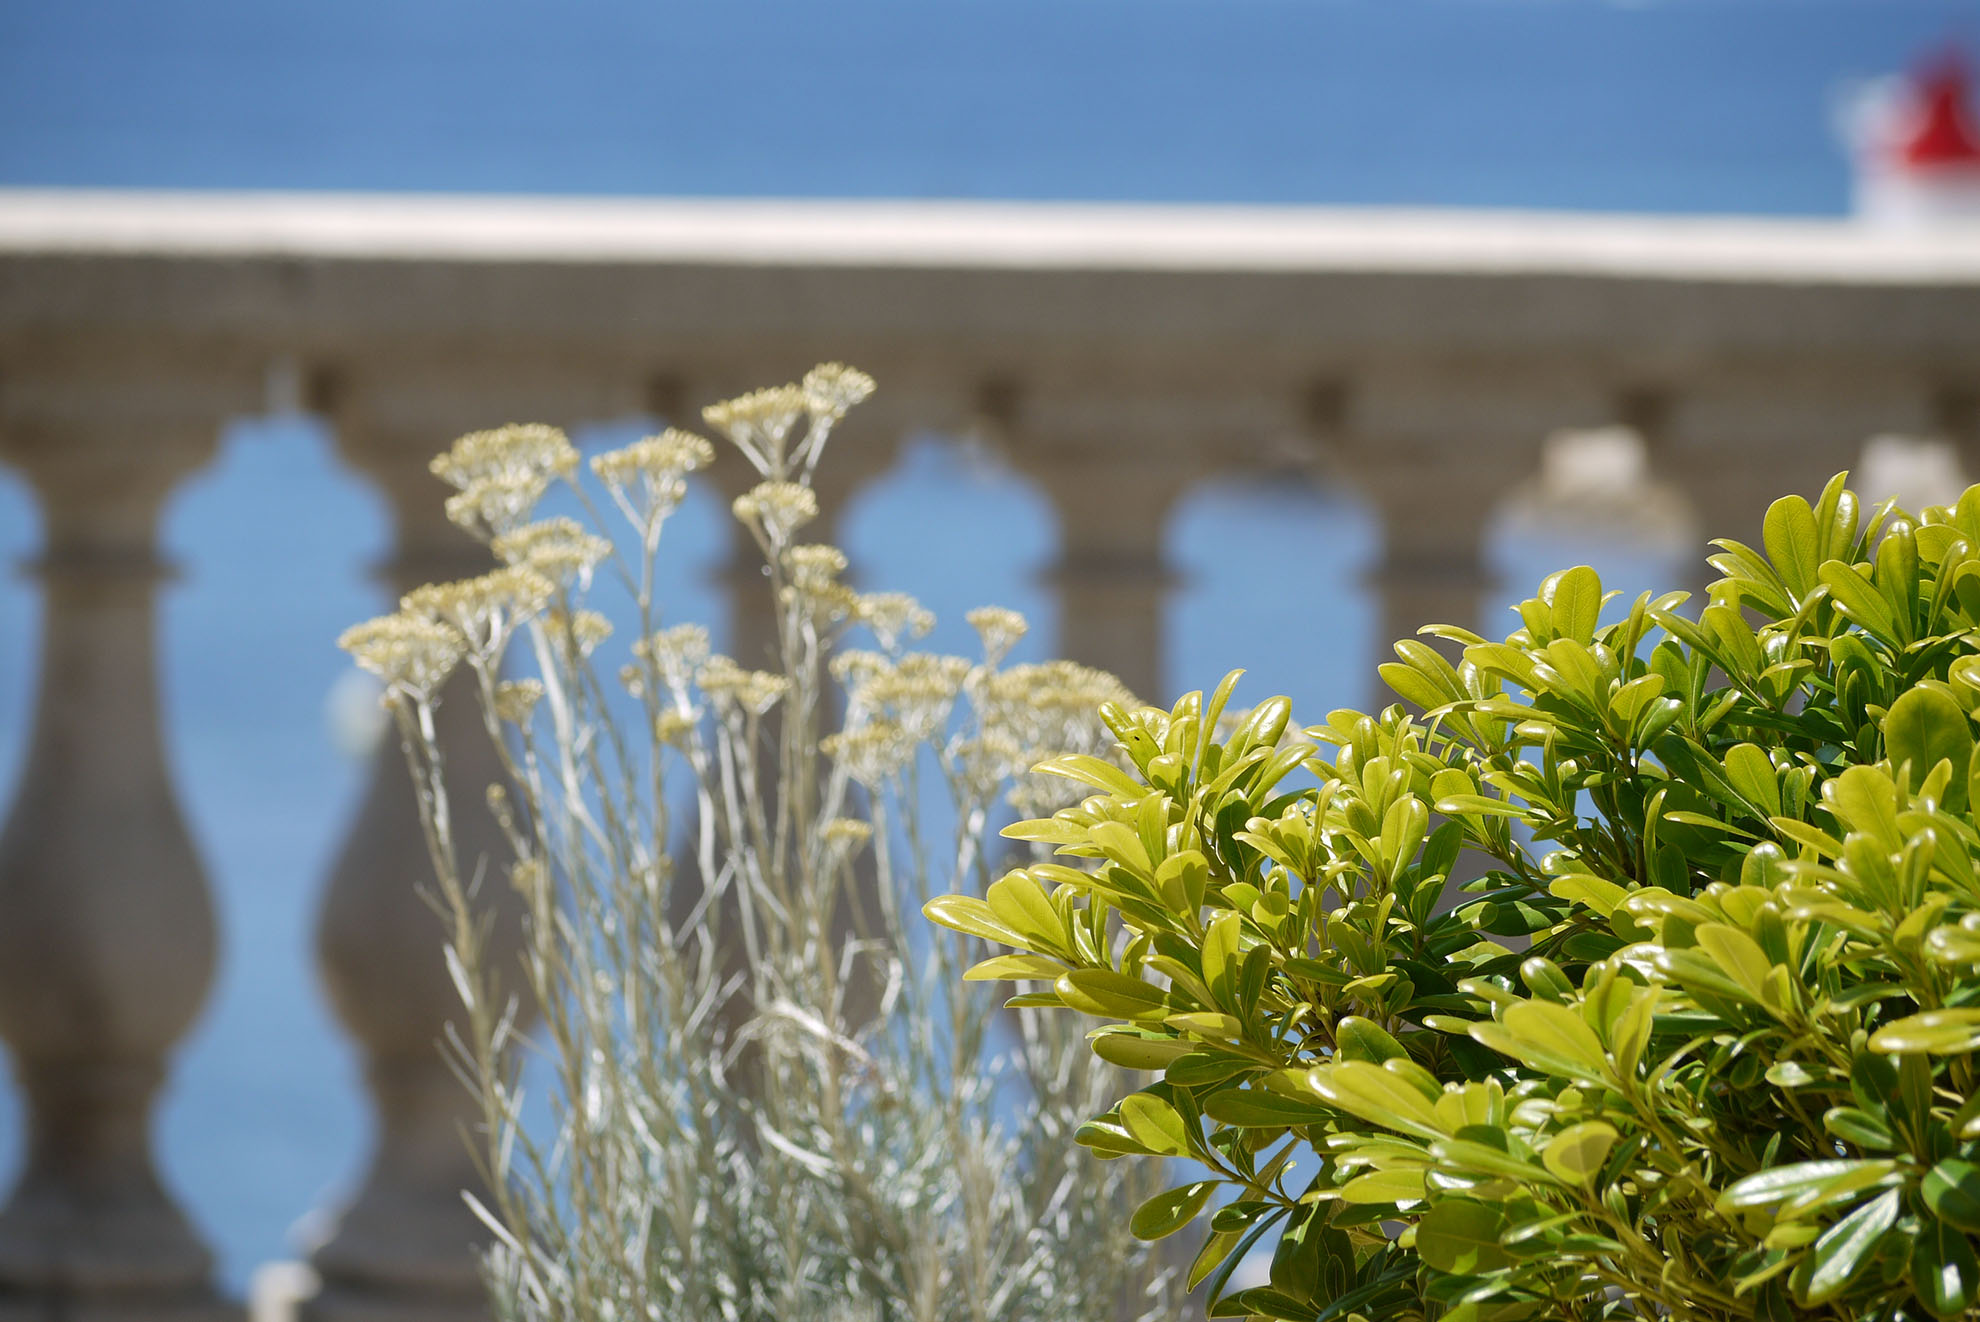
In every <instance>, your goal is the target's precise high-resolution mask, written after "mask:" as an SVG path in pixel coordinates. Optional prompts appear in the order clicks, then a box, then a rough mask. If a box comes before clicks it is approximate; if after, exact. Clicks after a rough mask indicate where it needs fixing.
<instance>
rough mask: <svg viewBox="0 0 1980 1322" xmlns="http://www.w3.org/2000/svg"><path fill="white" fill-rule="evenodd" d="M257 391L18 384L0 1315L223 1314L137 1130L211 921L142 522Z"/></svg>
mask: <svg viewBox="0 0 1980 1322" xmlns="http://www.w3.org/2000/svg"><path fill="white" fill-rule="evenodd" d="M253 398H254V396H253V388H252V384H251V377H250V375H249V374H247V373H241V374H239V375H238V376H236V377H228V378H225V379H220V378H217V377H216V375H215V374H213V373H211V372H210V371H209V372H206V373H202V372H200V371H199V370H198V369H192V370H190V371H188V373H187V374H186V375H184V376H178V375H176V374H175V375H173V376H172V377H170V378H169V379H164V380H155V379H151V376H150V374H149V373H147V372H137V373H133V374H132V376H131V377H129V378H126V377H123V376H110V375H107V374H106V375H104V376H101V377H97V376H94V375H92V376H91V377H90V378H89V379H86V380H81V379H75V378H61V379H53V380H49V379H40V378H32V377H31V378H28V379H21V378H18V377H17V378H14V379H10V380H9V381H8V383H7V389H6V395H5V409H4V413H5V416H4V420H3V421H0V458H4V459H5V460H6V461H7V462H9V463H10V464H12V465H13V466H15V467H16V468H17V469H18V470H19V471H20V472H21V473H22V474H23V475H24V476H25V477H26V478H27V480H28V482H29V483H30V484H31V485H32V487H33V489H34V491H35V492H36V494H37V495H38V497H39V499H40V502H41V508H42V511H43V514H44V517H45V520H46V538H45V544H44V549H43V552H42V554H41V556H40V558H39V559H38V560H37V561H36V562H35V564H34V565H33V567H32V568H33V572H34V573H35V574H36V576H37V577H38V578H39V579H40V580H41V584H42V591H43V602H44V610H43V626H42V643H41V690H40V697H39V701H38V705H37V707H36V712H35V721H34V733H33V736H32V738H31V741H30V743H29V745H28V751H27V761H26V764H25V766H24V767H23V769H22V772H21V777H20V788H19V791H18V794H17V797H16V799H15V802H14V806H13V811H12V814H11V815H10V816H9V817H8V819H7V823H6V826H5V828H4V831H0V1037H4V1038H5V1039H6V1041H7V1043H8V1045H9V1046H10V1047H11V1048H12V1053H13V1065H14V1073H15V1076H16V1078H17V1080H18V1081H19V1084H20V1086H21V1089H22V1092H23V1093H24V1094H25V1097H26V1103H27V1107H26V1109H27V1136H26V1137H27V1142H26V1151H25V1162H24V1166H23V1169H22V1173H21V1175H20V1178H19V1181H18V1183H17V1184H16V1185H15V1187H14V1189H13V1191H12V1194H11V1195H10V1197H9V1198H8V1200H7V1203H6V1205H5V1207H4V1209H0V1317H7V1318H12V1317H23V1318H25V1317H29V1316H32V1317H37V1318H39V1317H66V1318H71V1319H95V1318H105V1319H107V1318H119V1319H123V1318H129V1319H148V1318H154V1317H156V1318H165V1317H171V1318H194V1317H200V1318H204V1317H218V1316H222V1315H225V1314H228V1313H229V1312H230V1311H232V1310H230V1308H229V1307H228V1306H227V1305H226V1304H224V1303H223V1302H222V1301H221V1299H220V1297H219V1295H218V1294H217V1293H216V1291H215V1289H214V1286H213V1283H212V1255H211V1254H210V1253H209V1252H208V1250H207V1248H206V1246H205V1244H204V1243H203V1242H202V1241H201V1238H200V1235H199V1233H198V1231H197V1230H195V1229H194V1227H193V1226H192V1224H191V1223H190V1222H189V1221H188V1220H187V1218H186V1216H185V1214H184V1212H182V1211H181V1210H180V1208H179V1207H178V1205H177V1204H176V1203H175V1202H174V1201H173V1198H172V1196H171V1194H170V1193H168V1192H167V1191H166V1189H165V1187H164V1185H163V1184H162V1182H161V1181H160V1179H159V1176H158V1172H157V1169H156V1166H155V1163H154V1161H153V1157H152V1145H151V1123H152V1111H153V1106H154V1103H155V1102H156V1099H157V1096H158V1092H159V1089H160V1086H161V1084H162V1083H163V1082H164V1079H165V1072H166V1062H167V1058H168V1057H169V1055H170V1053H171V1051H172V1049H173V1047H174V1046H175V1044H177V1043H178V1042H179V1040H180V1039H181V1038H182V1037H183V1036H184V1035H185V1033H186V1030H187V1029H188V1028H189V1027H190V1026H191V1024H192V1022H193V1019H194V1017H195V1016H196V1015H197V1013H198V1011H199V1008H200V1005H201V1003H202V1002H203V1001H204V1000H205V999H206V994H207V991H208V988H209V985H210V983H211V981H212V977H213V970H214V961H215V947H216V944H217V933H216V924H215V920H214V913H213V907H212V901H211V898H210V896H209V894H208V890H207V884H206V879H205V877H204V875H203V873H202V869H201V865H200V861H199V857H198V854H197V851H196V850H195V848H194V846H193V842H192V840H191V838H190V836H189V834H188V832H187V829H186V824H185V820H184V818H183V816H182V814H181V812H180V808H179V803H178V797H177V795H176V794H175V792H174V790H173V788H172V781H171V773H170V771H169V770H168V767H167V762H166V758H165V751H164V741H163V737H162V734H161V731H160V728H159V710H158V679H157V672H156V656H155V650H156V649H155V613H156V612H155V599H156V595H157V590H158V587H159V585H160V583H161V582H163V581H164V580H165V579H166V578H168V577H169V571H168V568H167V565H166V563H165V561H164V560H163V559H162V558H161V556H160V555H159V552H158V547H157V535H158V522H159V512H160V510H161V508H162V507H163V505H164V503H165V501H166V499H167V497H169V496H170V494H171V493H172V491H173V489H174V488H175V487H176V486H177V485H178V484H179V482H180V481H182V480H183V479H184V478H185V477H186V475H187V474H189V473H191V472H192V471H194V470H195V469H197V468H198V467H200V466H201V465H202V464H204V463H205V462H206V461H207V459H208V458H209V457H210V456H211V455H212V454H213V452H214V448H215V444H216V442H217V439H218V436H219V433H220V428H221V425H222V422H223V421H224V419H225V417H226V415H227V414H228V413H229V412H234V411H240V412H246V411H247V410H248V409H250V408H252V406H253Z"/></svg>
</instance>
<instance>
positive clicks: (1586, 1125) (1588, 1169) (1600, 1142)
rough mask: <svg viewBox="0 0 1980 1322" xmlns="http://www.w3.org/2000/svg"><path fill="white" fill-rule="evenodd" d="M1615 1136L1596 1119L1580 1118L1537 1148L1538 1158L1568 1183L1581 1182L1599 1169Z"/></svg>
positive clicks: (1611, 1130)
mask: <svg viewBox="0 0 1980 1322" xmlns="http://www.w3.org/2000/svg"><path fill="white" fill-rule="evenodd" d="M1618 1137H1619V1135H1618V1134H1617V1133H1616V1130H1615V1127H1614V1126H1613V1125H1608V1124H1605V1123H1603V1122H1602V1121H1600V1120H1589V1121H1584V1122H1583V1123H1581V1124H1578V1125H1570V1126H1568V1127H1567V1128H1566V1129H1563V1130H1562V1131H1561V1132H1560V1133H1558V1134H1556V1135H1555V1136H1554V1138H1553V1139H1552V1141H1550V1142H1549V1143H1548V1144H1547V1146H1546V1147H1545V1148H1543V1149H1542V1150H1541V1152H1540V1158H1541V1160H1542V1161H1544V1162H1545V1163H1546V1165H1547V1169H1548V1170H1550V1171H1552V1172H1553V1173H1554V1174H1555V1175H1557V1176H1559V1177H1560V1178H1561V1179H1563V1180H1566V1181H1567V1182H1569V1183H1571V1184H1581V1183H1585V1182H1586V1181H1588V1180H1591V1179H1593V1178H1594V1177H1595V1173H1596V1172H1597V1171H1599V1170H1601V1169H1602V1163H1603V1162H1605V1161H1607V1160H1608V1159H1609V1152H1610V1150H1611V1149H1613V1148H1614V1147H1615V1145H1616V1139H1617V1138H1618Z"/></svg>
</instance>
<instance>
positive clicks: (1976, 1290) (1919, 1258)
mask: <svg viewBox="0 0 1980 1322" xmlns="http://www.w3.org/2000/svg"><path fill="white" fill-rule="evenodd" d="M1910 1266H1911V1287H1912V1291H1913V1293H1915V1294H1916V1295H1917V1296H1918V1301H1919V1302H1920V1303H1922V1304H1924V1305H1925V1309H1926V1311H1927V1312H1929V1313H1931V1314H1932V1316H1934V1317H1939V1318H1956V1317H1960V1316H1962V1315H1964V1314H1965V1313H1966V1312H1967V1311H1968V1310H1969V1309H1972V1308H1973V1307H1975V1306H1976V1305H1980V1262H1976V1261H1975V1259H1974V1256H1973V1245H1972V1244H1971V1243H1970V1242H1969V1241H1968V1240H1967V1238H1966V1236H1965V1235H1964V1234H1963V1233H1961V1232H1960V1231H1959V1230H1958V1229H1956V1228H1954V1227H1952V1226H1949V1225H1947V1224H1945V1223H1944V1222H1934V1223H1931V1224H1928V1225H1925V1226H1923V1227H1921V1228H1920V1229H1919V1232H1918V1237H1917V1238H1916V1239H1915V1240H1913V1241H1912V1246H1911V1264H1910Z"/></svg>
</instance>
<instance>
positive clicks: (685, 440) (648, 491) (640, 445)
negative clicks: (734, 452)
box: [591, 427, 715, 533]
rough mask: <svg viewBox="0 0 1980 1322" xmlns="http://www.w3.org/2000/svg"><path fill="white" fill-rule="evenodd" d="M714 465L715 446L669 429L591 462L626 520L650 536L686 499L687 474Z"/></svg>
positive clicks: (685, 432)
mask: <svg viewBox="0 0 1980 1322" xmlns="http://www.w3.org/2000/svg"><path fill="white" fill-rule="evenodd" d="M713 462H715V447H714V446H712V445H710V444H709V443H708V441H707V439H706V438H704V437H700V436H697V435H695V434H694V433H693V432H690V431H682V430H681V429H680V428H678V427H669V428H668V429H667V430H666V431H664V432H662V433H660V434H659V435H658V436H648V437H646V438H644V439H643V440H637V441H634V442H633V443H632V444H631V445H628V446H625V447H624V448H622V449H618V450H613V451H610V452H609V453H606V454H601V455H599V456H598V457H597V458H595V459H593V460H592V461H591V471H592V472H593V473H595V474H597V475H598V478H599V480H600V481H602V482H603V483H604V484H605V489H606V490H607V491H608V492H610V493H611V496H612V499H613V501H614V502H616V503H617V504H618V506H619V508H620V509H621V510H623V511H625V514H626V517H627V518H628V519H630V520H632V522H633V523H634V524H635V525H636V526H637V527H639V528H640V529H641V530H642V531H643V532H649V533H650V532H655V531H657V529H658V527H659V525H660V523H661V521H663V520H664V519H666V517H667V516H668V515H670V514H672V513H673V512H674V510H675V509H676V508H677V507H678V506H679V505H680V503H681V501H682V500H683V499H684V498H686V496H687V475H688V474H689V473H693V472H697V471H699V470H701V469H703V468H706V467H708V465H709V464H711V463H713Z"/></svg>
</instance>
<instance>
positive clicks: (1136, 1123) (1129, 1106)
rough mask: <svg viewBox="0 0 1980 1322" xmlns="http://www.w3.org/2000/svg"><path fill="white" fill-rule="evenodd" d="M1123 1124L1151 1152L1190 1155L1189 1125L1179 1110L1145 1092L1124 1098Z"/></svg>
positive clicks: (1163, 1155)
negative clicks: (1178, 1112)
mask: <svg viewBox="0 0 1980 1322" xmlns="http://www.w3.org/2000/svg"><path fill="white" fill-rule="evenodd" d="M1121 1125H1122V1127H1123V1128H1125V1129H1126V1130H1127V1132H1128V1133H1129V1134H1130V1135H1132V1136H1133V1137H1134V1139H1135V1141H1136V1142H1138V1143H1140V1144H1141V1145H1142V1146H1143V1147H1144V1148H1146V1149H1148V1151H1150V1152H1152V1153H1154V1154H1156V1155H1157V1156H1161V1157H1187V1156H1188V1155H1189V1154H1190V1146H1189V1126H1188V1125H1187V1124H1185V1123H1184V1121H1183V1118H1182V1116H1181V1115H1179V1114H1177V1112H1176V1108H1175V1107H1173V1106H1170V1105H1169V1104H1168V1103H1167V1102H1165V1101H1163V1100H1162V1099H1161V1098H1159V1097H1156V1096H1153V1095H1152V1094H1149V1093H1145V1092H1138V1093H1133V1094H1131V1095H1129V1096H1127V1097H1124V1098H1122V1099H1121Z"/></svg>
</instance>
